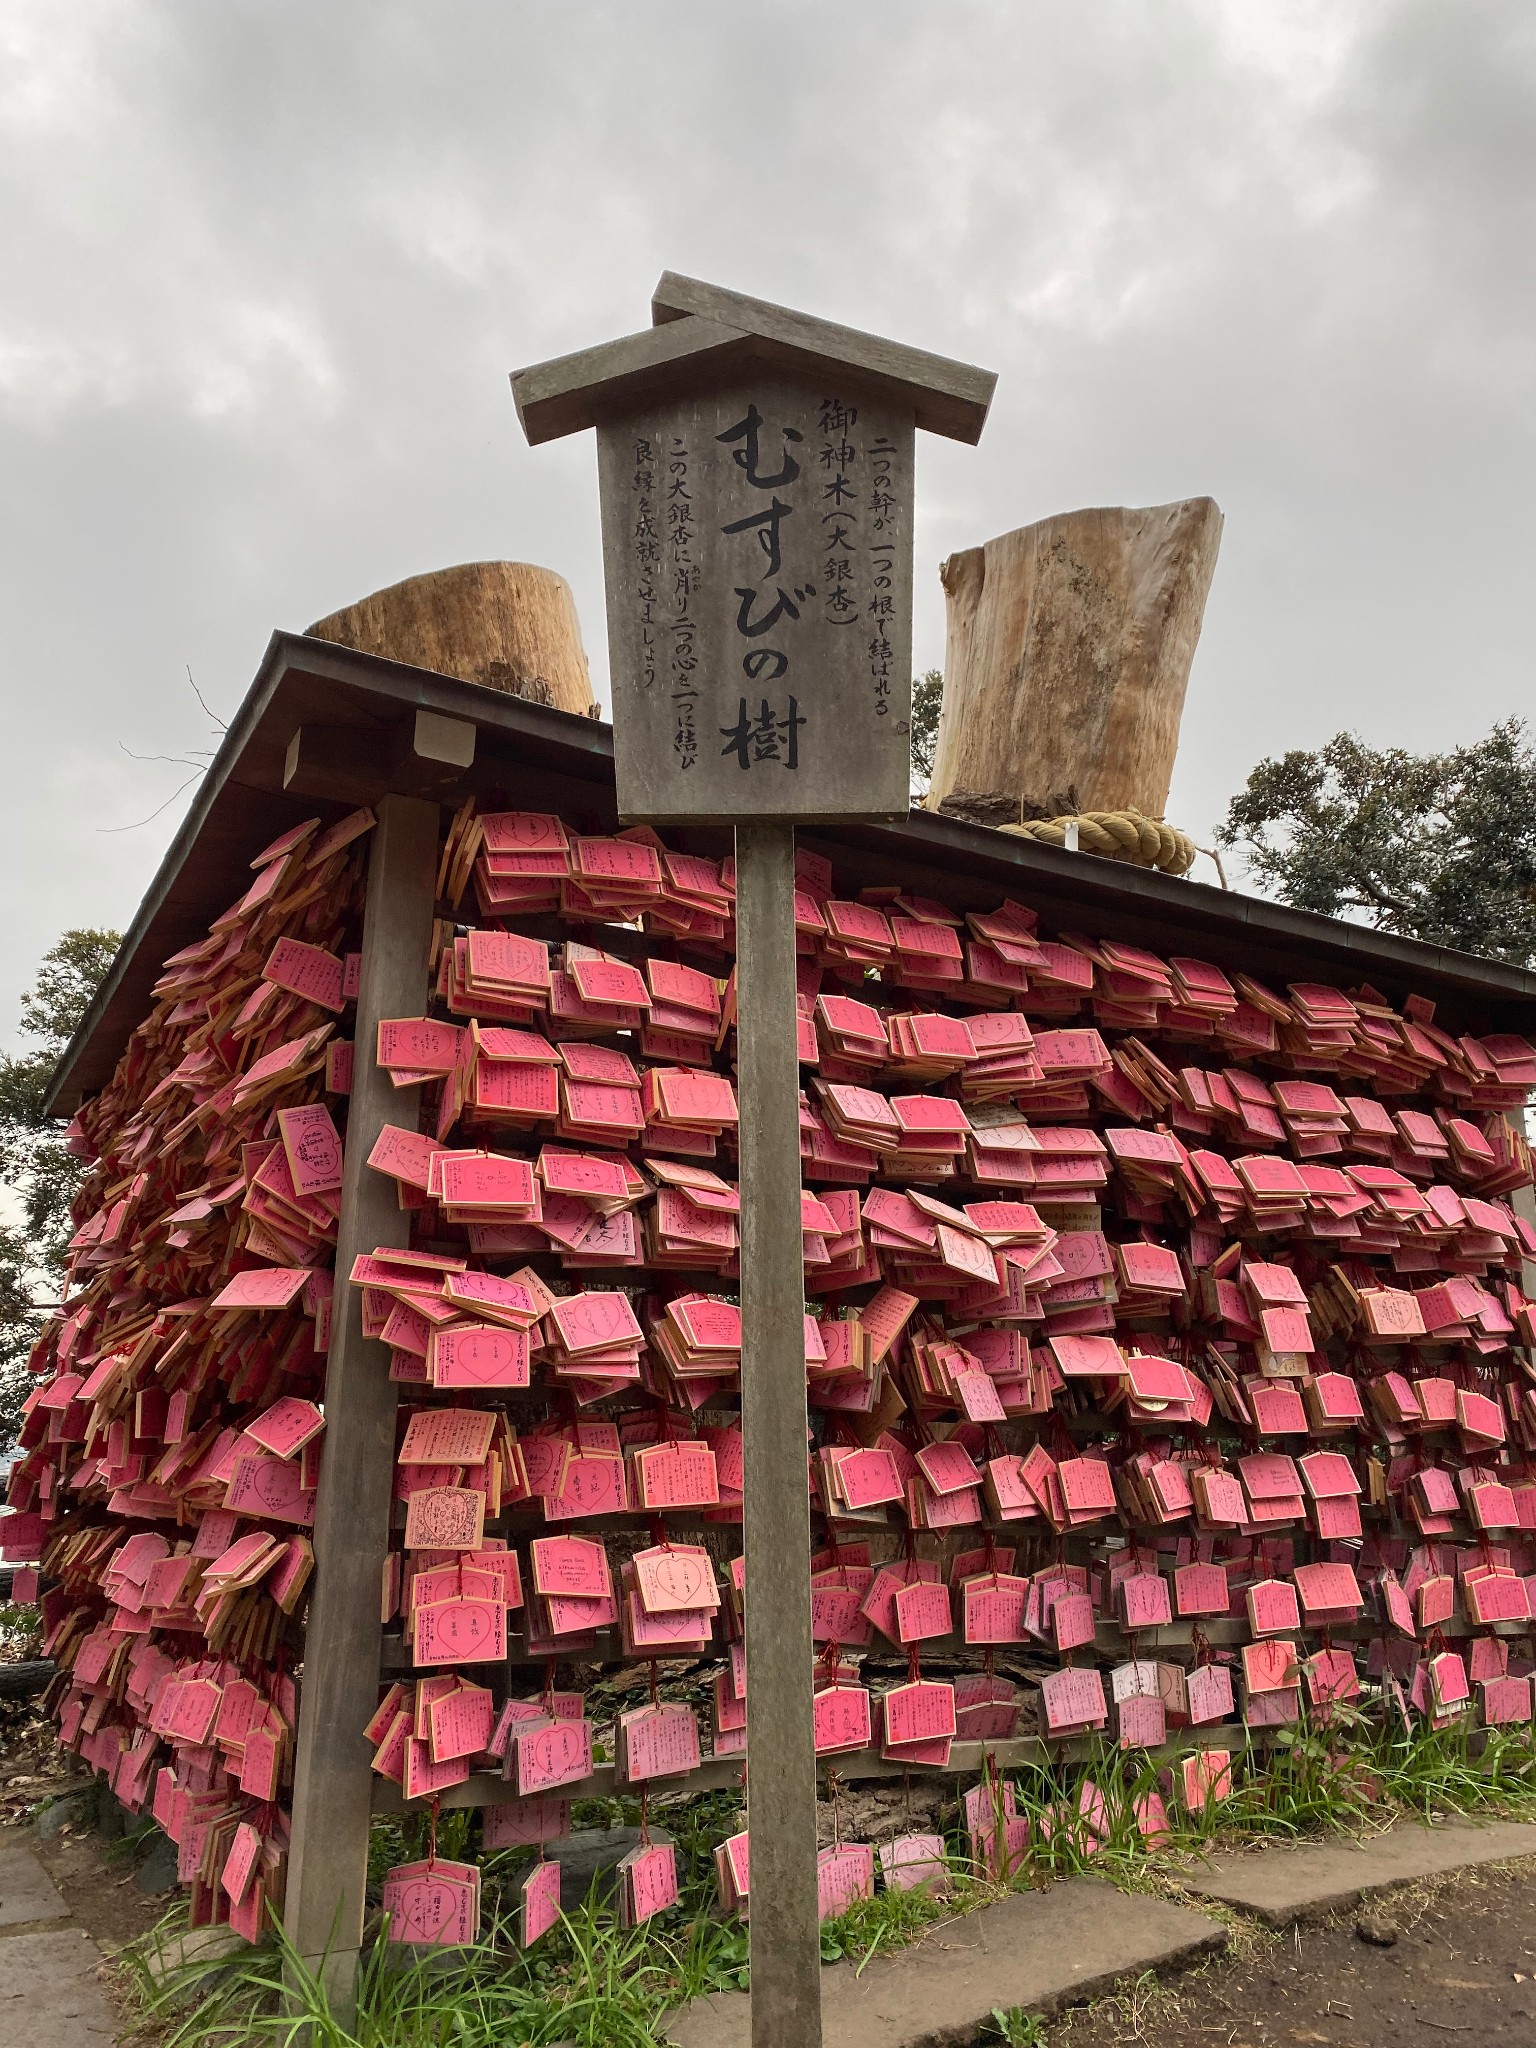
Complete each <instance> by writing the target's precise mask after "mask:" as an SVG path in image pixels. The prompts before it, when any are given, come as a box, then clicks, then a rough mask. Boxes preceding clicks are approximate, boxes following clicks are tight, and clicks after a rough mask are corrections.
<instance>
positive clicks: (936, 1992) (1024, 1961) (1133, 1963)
mask: <svg viewBox="0 0 1536 2048" xmlns="http://www.w3.org/2000/svg"><path fill="white" fill-rule="evenodd" d="M1225 1942H1226V1934H1225V1932H1224V1931H1223V1929H1222V1927H1221V1926H1220V1924H1219V1923H1218V1922H1217V1921H1215V1920H1210V1919H1207V1917H1206V1916H1205V1914H1203V1913H1193V1912H1190V1911H1189V1910H1187V1909H1186V1908H1185V1907H1183V1906H1171V1905H1168V1904H1167V1903H1165V1901H1163V1900H1162V1899H1152V1898H1145V1897H1142V1896H1140V1895H1139V1894H1133V1893H1129V1892H1120V1891H1116V1890H1115V1889H1114V1887H1113V1886H1112V1885H1107V1884H1100V1883H1098V1882H1097V1881H1096V1880H1095V1879H1093V1878H1073V1879H1071V1880H1070V1881H1069V1882H1067V1883H1065V1884H1058V1885H1053V1886H1052V1887H1051V1889H1050V1890H1049V1891H1044V1892H1018V1893H1015V1895H1014V1896H1013V1897H1012V1898H1007V1899H1002V1900H1000V1901H999V1902H998V1904H997V1905H995V1906H986V1907H983V1908H982V1909H981V1911H980V1912H976V1913H970V1914H967V1915H966V1916H965V1917H964V1918H961V1919H956V1920H946V1921H944V1922H942V1923H941V1924H940V1925H939V1926H937V1927H933V1928H930V1929H929V1931H928V1932H927V1934H925V1935H924V1936H923V1938H922V1939H921V1940H920V1941H917V1942H914V1943H913V1945H912V1946H911V1947H910V1948H906V1949H902V1950H900V1951H899V1952H898V1953H897V1954H896V1955H894V1956H891V1957H889V1958H880V1957H876V1958H875V1959H874V1960H872V1961H871V1962H870V1963H869V1964H868V1965H867V1966H866V1968H865V1969H864V1972H863V1974H862V1975H858V1974H857V1973H856V1971H855V1968H854V1965H853V1964H851V1963H837V1964H835V1965H834V1966H833V1967H832V1968H830V1969H827V1970H823V1971H822V1973H821V2009H822V2028H823V2038H824V2042H825V2048H962V2044H966V2043H969V2042H972V2041H974V2040H975V2038H976V2030H977V2028H978V2027H979V2026H980V2025H981V2023H982V2022H983V2021H984V2020H985V2019H986V2018H987V2016H988V2015H989V2014H990V2013H991V2011H992V2009H993V2007H994V2006H1002V2007H1004V2008H1006V2007H1008V2006H1011V2005H1018V2006H1022V2007H1023V2008H1024V2010H1025V2011H1026V2012H1051V2011H1053V2010H1055V2008H1056V2007H1058V2006H1061V2005H1067V2004H1070V2003H1071V2002H1072V2001H1073V2000H1074V1999H1082V1998H1088V1997H1091V1996H1093V1994H1094V1993H1095V1992H1099V1991H1107V1990H1108V1989H1109V1987H1110V1985H1111V1984H1113V1983H1114V1982H1115V1980H1116V1978H1118V1977H1126V1976H1139V1975H1140V1973H1141V1972H1142V1971H1143V1970H1150V1969H1154V1968H1169V1967H1174V1966H1177V1965H1179V1964H1182V1963H1187V1962H1191V1961H1193V1960H1194V1959H1195V1957H1197V1956H1200V1955H1204V1954H1206V1953H1208V1952H1209V1951H1211V1950H1213V1949H1219V1948H1221V1947H1223V1946H1224V1945H1225ZM750 2036H751V1999H750V1997H749V1996H748V1995H747V1994H746V1993H744V1992H723V1993H717V1994H716V1995H715V1996H714V1997H712V1998H703V1999H698V2000H696V2001H695V2002H694V2003H693V2004H692V2005H690V2006H688V2007H686V2008H685V2009H684V2010H683V2011H682V2012H680V2013H678V2014H677V2015H676V2016H675V2017H674V2018H673V2019H672V2020H671V2021H670V2023H669V2031H668V2039H669V2040H671V2041H672V2042H673V2043H675V2044H676V2048H747V2043H748V2042H749V2040H750Z"/></svg>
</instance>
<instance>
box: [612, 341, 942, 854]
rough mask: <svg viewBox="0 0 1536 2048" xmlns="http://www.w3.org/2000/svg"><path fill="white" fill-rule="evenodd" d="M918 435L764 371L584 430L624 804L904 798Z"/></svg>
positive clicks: (661, 810) (829, 390)
mask: <svg viewBox="0 0 1536 2048" xmlns="http://www.w3.org/2000/svg"><path fill="white" fill-rule="evenodd" d="M912 446H913V430H912V422H911V419H910V418H909V417H907V416H905V415H903V414H900V413H898V412H895V411H893V410H892V409H891V408H889V407H888V406H886V405H885V404H883V403H882V402H881V401H879V400H874V401H871V400H868V399H867V398H866V397H865V396H864V395H862V394H859V393H848V392H843V391H841V390H838V389H837V388H835V387H830V386H821V387H817V386H814V385H811V384H809V383H807V382H802V381H800V380H799V379H796V378H792V377H788V376H785V375H783V374H780V373H776V372H773V371H768V370H765V371H764V373H763V374H762V375H761V376H760V377H759V376H752V377H751V378H750V379H747V378H743V379H742V380H741V381H740V382H739V383H736V384H733V385H731V386H730V387H729V388H728V389H725V390H719V391H714V392H710V393H701V394H698V395H691V396H688V397H686V398H681V399H676V400H671V401H663V402H659V403H658V404H657V405H656V406H655V407H654V408H653V409H652V410H650V411H648V412H646V413H645V414H644V415H643V416H641V417H630V418H627V419H625V420H623V421H615V422H614V423H613V424H612V425H605V426H603V427H600V429H599V434H598V447H599V463H600V475H601V482H602V500H603V531H604V553H605V566H606V573H607V591H608V638H609V655H610V663H611V669H612V677H613V695H614V721H615V728H616V753H617V767H618V779H619V803H620V809H621V811H622V812H623V814H624V815H626V816H629V817H653V818H663V817H669V816H671V817H727V818H728V817H795V816H803V817H818V816H821V817H832V816H858V815H879V814H880V813H882V812H885V813H890V812H900V811H902V810H903V809H904V808H905V806H906V801H907V778H908V747H909V740H908V726H909V713H910V670H911V660H910V648H911V579H912V557H911V550H912Z"/></svg>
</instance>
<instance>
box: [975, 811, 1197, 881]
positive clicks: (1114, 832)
mask: <svg viewBox="0 0 1536 2048" xmlns="http://www.w3.org/2000/svg"><path fill="white" fill-rule="evenodd" d="M1069 825H1076V827H1077V845H1078V851H1079V852H1080V853H1096V854H1099V855H1100V856H1101V857H1103V858H1104V859H1107V860H1124V861H1129V862H1130V863H1131V864H1132V866H1133V867H1138V868H1159V869H1161V871H1162V872H1163V873H1164V874H1165V875H1183V874H1187V873H1188V872H1189V870H1190V868H1191V867H1192V866H1193V864H1194V859H1195V854H1196V852H1197V851H1198V849H1197V847H1196V846H1195V843H1194V841H1193V840H1192V839H1191V838H1190V836H1189V834H1188V833H1187V832H1180V831H1179V830H1178V828H1177V827H1176V826H1174V825H1165V824H1163V822H1162V821H1161V819H1158V818H1145V817H1143V816H1142V814H1141V812H1140V811H1079V812H1078V813H1077V814H1076V815H1075V816H1068V817H1064V818H1030V819H1027V820H1026V821H1025V822H1024V823H1023V824H1020V825H1000V826H998V828H997V829H998V830H999V831H1000V832H1012V833H1013V834H1014V835H1015V836H1016V837H1017V838H1020V839H1039V840H1042V841H1043V842H1044V843H1045V844H1046V845H1047V846H1065V845H1066V843H1067V827H1068V826H1069Z"/></svg>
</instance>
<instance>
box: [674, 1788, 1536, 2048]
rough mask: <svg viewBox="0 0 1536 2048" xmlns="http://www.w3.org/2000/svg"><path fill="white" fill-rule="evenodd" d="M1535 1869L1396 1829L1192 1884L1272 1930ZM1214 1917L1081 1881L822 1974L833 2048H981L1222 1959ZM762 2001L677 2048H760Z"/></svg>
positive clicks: (1523, 1829) (694, 2021) (1436, 1835)
mask: <svg viewBox="0 0 1536 2048" xmlns="http://www.w3.org/2000/svg"><path fill="white" fill-rule="evenodd" d="M1520 1856H1536V1827H1532V1826H1524V1825H1520V1824H1517V1823H1514V1822H1507V1821H1499V1822H1491V1823H1490V1824H1489V1825H1488V1826H1486V1827H1473V1826H1470V1825H1467V1824H1465V1823H1458V1824H1457V1825H1455V1826H1447V1827H1435V1828H1429V1827H1414V1826H1411V1825H1410V1826H1405V1827H1398V1828H1394V1829H1393V1830H1392V1831H1391V1832H1390V1833H1388V1834H1385V1835H1379V1836H1377V1837H1376V1838H1375V1839H1374V1840H1373V1841H1364V1842H1348V1841H1340V1842H1318V1843H1311V1844H1308V1845H1307V1846H1305V1847H1303V1848H1296V1849H1273V1848H1265V1849H1260V1850H1256V1851H1254V1852H1252V1853H1251V1854H1246V1855H1234V1856H1218V1857H1212V1858H1211V1859H1210V1860H1209V1861H1208V1862H1206V1863H1203V1864H1201V1865H1199V1866H1197V1867H1196V1868H1195V1869H1194V1870H1193V1871H1192V1872H1191V1873H1190V1874H1189V1875H1188V1876H1182V1875H1181V1882H1183V1883H1184V1884H1186V1885H1187V1887H1188V1889H1189V1890H1190V1891H1191V1892H1192V1893H1194V1894H1195V1895H1196V1896H1197V1897H1198V1898H1201V1899H1209V1900H1211V1901H1212V1902H1214V1903H1219V1904H1220V1905H1222V1906H1225V1907H1228V1908H1230V1909H1233V1910H1236V1911H1238V1912H1241V1913H1248V1914H1252V1915H1254V1916H1255V1917H1256V1918H1258V1919H1260V1920H1262V1921H1264V1922H1265V1923H1266V1924H1267V1925H1269V1926H1274V1927H1284V1926H1289V1925H1290V1924H1291V1923H1292V1922H1293V1921H1298V1920H1304V1919H1308V1918H1317V1917H1321V1916H1322V1915H1324V1914H1326V1913H1329V1912H1332V1911H1336V1910H1337V1909H1339V1908H1340V1907H1346V1906H1351V1905H1354V1904H1356V1903H1357V1902H1358V1901H1359V1900H1361V1899H1363V1898H1366V1897H1368V1896H1370V1895H1371V1894H1372V1893H1376V1892H1383V1891H1391V1890H1393V1889H1394V1888H1395V1887H1397V1886H1399V1885H1402V1884H1409V1883H1412V1882H1413V1880H1414V1879H1416V1878H1421V1877H1435V1876H1440V1875H1442V1874H1444V1873H1445V1872H1448V1871H1453V1870H1463V1869H1468V1868H1470V1867H1473V1866H1475V1865H1477V1864H1483V1863H1502V1862H1507V1861H1508V1860H1510V1859H1511V1858H1514V1857H1520ZM1226 1939H1227V1937H1226V1932H1225V1929H1224V1928H1223V1927H1222V1926H1221V1924H1220V1923H1219V1922H1218V1921H1216V1920H1214V1919H1211V1918H1208V1917H1207V1916H1206V1915H1205V1914H1204V1913H1201V1912H1198V1911H1194V1910H1191V1909H1189V1908H1186V1907H1183V1906H1175V1905H1171V1904H1168V1903H1167V1902H1165V1901H1164V1900H1161V1899H1155V1898H1148V1897H1144V1896H1141V1895H1139V1894H1131V1893H1125V1892H1119V1891H1116V1890H1115V1889H1114V1888H1113V1887H1112V1886H1110V1885H1107V1884H1103V1883H1100V1882H1098V1881H1097V1880H1095V1879H1092V1878H1074V1879H1072V1880H1071V1881H1070V1882H1069V1883H1066V1884H1058V1885H1054V1886H1052V1888H1051V1889H1050V1890H1049V1891H1044V1892H1022V1893H1018V1894H1016V1895H1015V1896H1014V1897H1012V1898H1008V1899H1004V1900H1001V1901H999V1903H998V1904H997V1905H995V1906H984V1907H982V1908H981V1910H980V1911H979V1912H976V1913H972V1914H968V1915H966V1916H965V1917H963V1918H960V1919H955V1920H949V1921H945V1922H942V1923H941V1924H940V1925H939V1926H937V1927H934V1928H931V1929H930V1930H929V1931H928V1933H927V1934H926V1935H924V1936H923V1938H922V1939H921V1940H919V1941H917V1942H915V1943H913V1945H912V1946H911V1947H910V1948H906V1949H903V1950H900V1951H899V1952H898V1953H897V1954H895V1955H893V1956H890V1957H880V1956H876V1957H874V1958H873V1959H872V1960H871V1961H870V1962H869V1963H868V1964H867V1965H866V1966H865V1968H864V1970H863V1973H862V1975H859V1974H856V1973H855V1969H854V1966H853V1965H852V1964H850V1963H838V1964H836V1965H835V1966H834V1967H832V1968H831V1969H827V1970H823V1971H822V1976H821V1986H822V2015H823V2026H824V2031H825V2048H962V2044H965V2048H968V2044H970V2043H971V2042H974V2040H975V2039H976V2033H977V2029H978V2028H979V2027H980V2026H981V2024H982V2023H983V2022H984V2021H985V2020H986V2019H987V2017H988V2016H989V2014H990V2013H991V2012H992V2010H993V2008H994V2007H999V2006H1000V2007H1002V2008H1003V2009H1004V2010H1006V2009H1007V2008H1008V2007H1010V2006H1019V2007H1022V2009H1023V2010H1024V2011H1025V2012H1027V2013H1041V2014H1045V2015H1047V2016H1049V2015H1050V2014H1052V2013H1054V2012H1057V2011H1059V2010H1060V2009H1061V2008H1062V2007H1063V2006H1067V2005H1072V2004H1077V2003H1081V2002H1082V2001H1084V2000H1085V1999H1088V1998H1092V1997H1094V1996H1097V1995H1099V1994H1101V1993H1102V1992H1105V1991H1108V1990H1109V1989H1110V1987H1111V1986H1112V1985H1113V1984H1114V1983H1115V1981H1116V1980H1117V1979H1119V1978H1123V1977H1135V1976H1139V1975H1140V1974H1141V1972H1142V1971H1144V1970H1176V1969H1178V1968H1180V1967H1182V1966H1183V1965H1185V1964H1187V1963H1189V1962H1191V1961H1193V1960H1194V1959H1195V1958H1197V1957H1199V1956H1201V1955H1205V1954H1209V1953H1211V1952H1213V1951H1216V1950H1219V1949H1221V1948H1223V1947H1224V1946H1225V1944H1226ZM750 2020H751V2000H750V1998H749V1997H748V1996H747V1995H746V1994H745V1993H742V1992H728V1993H717V1994H716V1995H715V1996H714V1997H712V1998H703V1999H698V2000H696V2001H695V2002H694V2003H693V2004H692V2005H689V2006H685V2007H684V2008H682V2010H680V2011H679V2012H677V2013H674V2014H673V2015H672V2016H671V2018H670V2020H669V2021H668V2023H667V2030H666V2031H667V2039H668V2040H669V2041H671V2042H672V2043H674V2044H675V2048H747V2044H748V2042H749V2039H750V2032H751V2027H750Z"/></svg>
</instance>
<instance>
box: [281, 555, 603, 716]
mask: <svg viewBox="0 0 1536 2048" xmlns="http://www.w3.org/2000/svg"><path fill="white" fill-rule="evenodd" d="M308 631H309V634H310V636H311V637H312V638H313V639H316V640H333V641H335V642H336V643H337V644H338V645H339V646H342V647H355V648H356V649H357V650H358V652H359V653H362V654H382V655H387V656H388V657H389V659H390V660H391V661H404V662H409V663H410V664H411V666H412V667H413V668H429V669H433V670H435V671H436V673H437V674H438V675H443V676H461V677H463V679H464V680H465V681H466V682H470V683H484V684H485V685H486V686H487V687H488V688H490V689H492V690H505V691H506V692H507V693H508V694H509V695H510V696H513V697H526V698H528V699H529V700H530V701H531V702H532V703H535V704H550V705H553V706H554V708H555V709H556V710H557V711H573V712H575V713H576V714H577V716H578V717H582V718H585V717H588V716H595V715H596V707H595V706H594V705H593V702H592V681H591V678H590V676H589V675H588V673H587V657H586V655H585V653H584V652H583V651H582V645H581V625H580V622H579V620H578V619H577V617H576V600H575V598H574V597H573V596H572V595H571V586H570V585H569V584H568V583H567V582H566V580H565V578H564V577H563V576H559V575H557V574H556V573H555V571H554V570H553V569H540V568H538V567H536V566H535V565H534V564H533V563H532V562H465V563H462V564H461V565H460V566H459V567H458V568H456V569H437V570H434V571H433V572H432V573H431V574H430V575H427V576H408V577H407V578H406V579H405V581H404V582H403V583H392V584H391V585H390V586H389V588H388V589H387V590H376V591H374V593H373V595H372V596H371V597H364V598H360V599H359V600H358V602H357V603H356V604H350V605H348V606H347V607H346V608H345V610H343V611H339V612H332V613H331V615H330V617H329V618H325V619H319V620H317V621H316V622H315V624H314V625H313V626H311V627H309V628H308Z"/></svg>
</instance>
